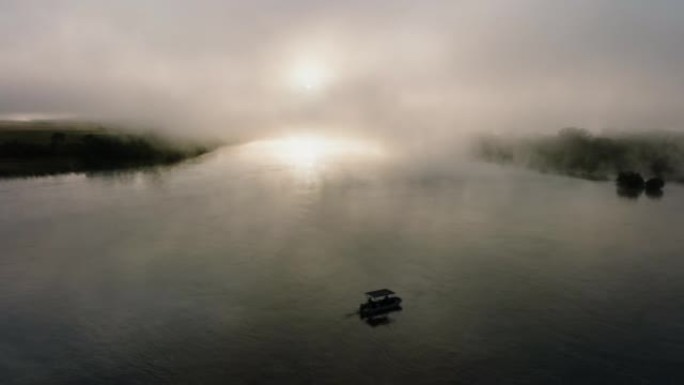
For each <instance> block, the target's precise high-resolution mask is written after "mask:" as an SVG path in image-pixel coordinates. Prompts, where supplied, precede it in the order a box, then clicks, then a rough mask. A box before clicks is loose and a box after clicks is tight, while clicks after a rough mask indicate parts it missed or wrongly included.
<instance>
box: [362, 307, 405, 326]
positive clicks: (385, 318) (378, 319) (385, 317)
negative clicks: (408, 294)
mask: <svg viewBox="0 0 684 385" xmlns="http://www.w3.org/2000/svg"><path fill="white" fill-rule="evenodd" d="M401 310H402V308H401V306H397V307H396V308H394V309H393V310H388V311H385V312H381V313H375V314H373V315H371V316H363V315H359V319H361V320H362V321H364V322H365V323H366V324H367V325H368V326H371V327H378V326H387V325H389V324H391V323H394V322H395V320H394V318H392V317H390V314H392V313H395V312H398V311H401Z"/></svg>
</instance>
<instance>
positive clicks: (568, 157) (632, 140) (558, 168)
mask: <svg viewBox="0 0 684 385" xmlns="http://www.w3.org/2000/svg"><path fill="white" fill-rule="evenodd" d="M475 153H476V155H477V157H479V158H480V159H483V160H486V161H490V162H496V163H503V164H506V163H508V164H515V165H519V166H524V167H528V168H531V169H535V170H538V171H541V172H549V173H559V174H564V175H570V176H574V177H579V178H585V179H592V180H606V179H612V178H614V177H615V176H616V175H617V174H618V173H619V172H620V171H636V172H639V173H641V174H643V175H644V176H647V177H650V176H659V177H662V178H665V179H667V180H674V181H679V182H684V134H680V133H672V132H652V133H615V134H611V135H593V134H591V133H590V132H589V131H587V130H584V129H581V128H564V129H562V130H560V131H559V132H558V133H557V134H556V135H538V136H524V137H506V136H494V135H489V136H481V137H479V138H478V140H477V141H476V146H475Z"/></svg>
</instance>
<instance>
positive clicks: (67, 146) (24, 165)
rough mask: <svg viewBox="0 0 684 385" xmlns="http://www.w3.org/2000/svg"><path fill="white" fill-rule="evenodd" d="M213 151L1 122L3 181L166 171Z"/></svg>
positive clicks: (85, 128) (149, 138)
mask: <svg viewBox="0 0 684 385" xmlns="http://www.w3.org/2000/svg"><path fill="white" fill-rule="evenodd" d="M211 148H212V146H209V145H206V144H204V145H203V144H198V143H188V142H184V141H180V140H172V139H169V138H162V137H159V136H156V135H152V134H138V133H133V132H132V131H126V130H124V129H120V128H112V127H105V126H102V125H98V124H93V123H84V122H45V121H42V122H14V121H10V122H0V177H5V178H6V177H20V176H38V175H48V174H58V173H69V172H95V171H103V170H116V169H125V168H132V167H141V166H153V165H165V164H172V163H175V162H179V161H181V160H184V159H187V158H190V157H194V156H198V155H201V154H203V153H206V152H207V151H209V150H210V149H211Z"/></svg>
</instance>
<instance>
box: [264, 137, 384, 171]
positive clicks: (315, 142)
mask: <svg viewBox="0 0 684 385" xmlns="http://www.w3.org/2000/svg"><path fill="white" fill-rule="evenodd" d="M258 145H259V146H260V147H262V148H263V149H264V150H265V153H266V154H267V156H268V157H269V158H272V159H274V160H275V161H276V162H278V163H281V164H283V165H286V166H288V167H290V168H292V169H293V170H295V171H297V172H312V171H315V170H318V169H321V168H322V167H323V166H325V165H326V164H328V163H330V162H334V161H339V160H344V161H364V160H371V158H377V157H379V156H381V155H382V154H383V151H382V149H381V148H380V147H379V146H377V145H375V144H374V143H372V142H366V141H362V140H350V139H339V138H328V137H323V136H313V135H297V136H288V137H284V138H279V139H273V140H268V141H263V142H259V144H258Z"/></svg>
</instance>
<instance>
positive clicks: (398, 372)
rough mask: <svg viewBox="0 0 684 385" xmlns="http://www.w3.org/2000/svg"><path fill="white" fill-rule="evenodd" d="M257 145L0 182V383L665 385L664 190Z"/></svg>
mask: <svg viewBox="0 0 684 385" xmlns="http://www.w3.org/2000/svg"><path fill="white" fill-rule="evenodd" d="M269 151H270V150H269V149H268V148H267V146H262V145H249V146H239V147H231V148H225V149H222V150H221V151H218V152H216V153H213V154H210V155H209V156H207V157H205V158H202V159H200V160H198V161H193V162H189V163H185V164H182V165H180V166H176V167H173V168H168V169H161V170H156V171H148V172H133V173H123V174H114V175H100V176H94V177H86V176H78V175H72V176H61V177H49V178H37V179H30V180H11V181H0V242H2V243H1V245H2V249H1V253H0V383H2V384H11V385H14V384H65V385H66V384H145V385H148V384H234V383H309V384H326V383H336V384H349V383H357V384H358V383H363V384H366V383H368V384H371V383H373V384H382V383H386V384H393V383H444V384H504V383H506V384H517V383H520V384H527V383H532V384H561V383H562V384H566V383H567V384H574V383H576V384H607V383H615V384H669V383H671V384H675V383H682V382H684V371H683V369H682V367H683V366H684V306H683V304H682V298H684V237H683V235H684V232H683V230H682V225H684V218H683V217H682V213H684V189H683V188H682V187H679V186H673V185H670V186H667V187H666V191H665V195H664V196H663V197H662V199H650V198H648V197H646V196H642V197H640V198H639V199H636V200H635V199H625V198H623V197H619V196H617V195H616V192H615V189H614V187H613V186H612V185H611V184H609V183H597V182H587V181H582V180H576V179H569V178H562V177H557V176H548V175H538V174H534V173H529V172H524V171H516V170H510V169H503V168H498V167H495V166H485V165H471V164H458V165H454V166H453V167H451V169H447V168H445V167H440V168H432V167H427V166H418V165H417V164H414V163H412V162H408V161H401V160H398V159H396V158H393V157H391V156H390V157H379V158H373V159H355V158H353V157H350V158H349V159H347V160H344V159H342V158H340V159H336V160H333V159H319V158H316V157H314V158H311V159H306V158H304V159H290V160H289V161H288V160H286V159H285V160H284V159H279V158H278V157H277V156H275V157H274V156H271V155H269V154H266V153H267V152H269ZM383 287H389V288H391V289H393V290H395V291H397V292H398V293H399V294H400V295H401V296H402V297H403V298H404V301H405V307H404V311H403V312H400V313H397V314H395V315H394V316H393V317H392V322H391V323H389V324H388V325H384V326H378V327H370V326H369V325H367V324H365V323H363V322H361V321H360V320H359V319H358V318H357V317H356V316H355V315H354V314H353V312H354V310H355V309H356V307H357V306H358V304H359V303H360V302H361V301H363V295H362V294H363V292H365V291H367V290H371V289H377V288H383Z"/></svg>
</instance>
